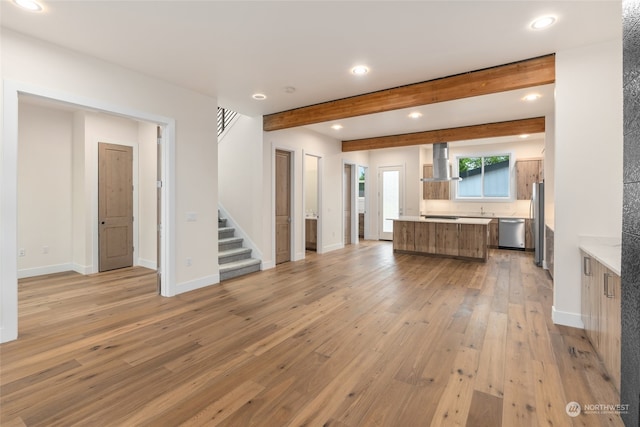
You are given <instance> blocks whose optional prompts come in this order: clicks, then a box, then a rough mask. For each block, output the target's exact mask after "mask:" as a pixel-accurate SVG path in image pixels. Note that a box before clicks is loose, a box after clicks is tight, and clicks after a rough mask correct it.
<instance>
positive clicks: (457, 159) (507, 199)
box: [453, 150, 516, 203]
mask: <svg viewBox="0 0 640 427" xmlns="http://www.w3.org/2000/svg"><path fill="white" fill-rule="evenodd" d="M495 156H509V179H508V185H509V189H508V193H509V195H508V196H504V197H496V196H490V197H489V196H484V173H485V172H484V159H485V158H486V157H495ZM470 157H480V158H481V159H482V160H481V163H482V174H481V179H482V183H481V190H482V196H477V197H475V196H460V190H459V185H460V181H456V185H454V186H453V192H454V195H453V200H454V201H460V202H502V203H504V202H512V201H514V200H515V179H514V174H515V172H514V171H515V164H516V159H515V155H514V153H513V151H510V150H505V151H502V150H500V151H495V152H493V151H492V152H467V153H460V154H456V155H455V157H454V159H455V161H454V162H453V163H454V164H453V172H454V174H455V176H460V159H461V158H470Z"/></svg>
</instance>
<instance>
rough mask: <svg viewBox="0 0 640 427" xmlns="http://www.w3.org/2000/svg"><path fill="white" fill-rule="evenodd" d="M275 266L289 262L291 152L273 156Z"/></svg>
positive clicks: (278, 153) (280, 151)
mask: <svg viewBox="0 0 640 427" xmlns="http://www.w3.org/2000/svg"><path fill="white" fill-rule="evenodd" d="M275 193H276V194H275V199H276V200H275V217H276V223H275V229H276V230H275V234H276V239H275V240H276V241H275V245H276V250H275V252H276V256H275V258H276V264H282V263H283V262H288V261H291V152H289V151H283V150H276V155H275Z"/></svg>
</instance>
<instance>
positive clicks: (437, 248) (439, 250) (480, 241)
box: [393, 221, 489, 262]
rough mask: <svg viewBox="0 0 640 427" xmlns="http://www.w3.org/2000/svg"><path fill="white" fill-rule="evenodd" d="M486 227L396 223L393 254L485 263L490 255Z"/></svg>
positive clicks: (454, 224)
mask: <svg viewBox="0 0 640 427" xmlns="http://www.w3.org/2000/svg"><path fill="white" fill-rule="evenodd" d="M488 241H489V227H488V225H486V224H457V223H447V222H422V221H419V222H415V221H394V222H393V251H394V252H398V253H408V254H414V255H427V256H438V257H448V258H457V259H464V260H472V261H481V262H486V261H487V258H488V254H489V250H488V249H487V244H488Z"/></svg>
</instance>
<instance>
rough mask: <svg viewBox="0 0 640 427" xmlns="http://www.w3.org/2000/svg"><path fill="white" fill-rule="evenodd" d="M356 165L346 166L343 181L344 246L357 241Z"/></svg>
mask: <svg viewBox="0 0 640 427" xmlns="http://www.w3.org/2000/svg"><path fill="white" fill-rule="evenodd" d="M354 172H355V165H350V164H345V165H344V173H343V179H342V188H343V191H342V194H343V199H344V201H343V206H344V208H343V210H344V216H343V222H342V224H343V227H344V245H345V246H346V245H351V244H352V243H354V241H356V240H357V239H356V237H355V236H356V234H355V232H356V231H357V229H356V218H357V217H356V213H355V212H356V210H355V208H356V204H355V203H354V201H355V197H354V196H355V193H354V183H355V176H354Z"/></svg>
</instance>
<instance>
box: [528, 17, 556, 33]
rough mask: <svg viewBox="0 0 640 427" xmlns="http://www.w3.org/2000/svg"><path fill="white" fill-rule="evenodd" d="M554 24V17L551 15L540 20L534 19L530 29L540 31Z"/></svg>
mask: <svg viewBox="0 0 640 427" xmlns="http://www.w3.org/2000/svg"><path fill="white" fill-rule="evenodd" d="M554 22H556V17H555V16H552V15H548V16H541V17H540V18H537V19H535V20H534V21H533V22H532V23H531V28H532V29H534V30H542V29H543V28H548V27H550V26H551V25H553V23H554Z"/></svg>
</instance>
